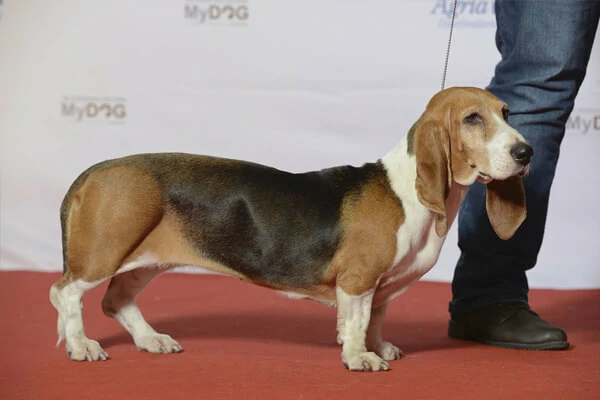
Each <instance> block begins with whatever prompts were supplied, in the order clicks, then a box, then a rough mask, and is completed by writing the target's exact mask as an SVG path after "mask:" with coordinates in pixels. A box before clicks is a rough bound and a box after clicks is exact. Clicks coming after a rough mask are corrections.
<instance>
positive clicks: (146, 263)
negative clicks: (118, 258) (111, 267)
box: [117, 253, 159, 274]
mask: <svg viewBox="0 0 600 400" xmlns="http://www.w3.org/2000/svg"><path fill="white" fill-rule="evenodd" d="M153 265H159V263H158V258H156V256H155V255H154V254H152V253H143V254H142V255H140V256H139V257H138V258H136V259H135V261H131V262H128V263H127V264H124V265H122V266H121V267H120V268H119V269H118V270H117V274H123V273H125V272H129V271H132V270H134V269H137V268H140V267H150V266H153Z"/></svg>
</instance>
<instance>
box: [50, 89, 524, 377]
mask: <svg viewBox="0 0 600 400" xmlns="http://www.w3.org/2000/svg"><path fill="white" fill-rule="evenodd" d="M507 115H508V107H507V105H506V104H504V103H503V102H502V101H500V100H499V99H498V98H496V97H494V96H493V95H492V94H490V93H489V92H486V91H484V90H481V89H476V88H467V87H464V88H450V89H447V90H444V91H442V92H440V93H438V94H436V95H435V96H434V97H433V98H432V99H431V101H430V102H429V104H428V105H427V108H426V109H425V111H424V112H423V114H422V116H421V117H420V118H419V120H418V121H417V122H416V123H415V124H414V125H413V127H412V128H411V130H410V131H409V133H408V134H407V135H406V136H405V137H404V139H403V140H402V141H401V142H400V143H399V144H398V145H397V146H396V147H395V148H394V149H392V150H391V151H390V152H389V153H388V154H386V155H385V156H384V157H383V158H381V159H380V160H378V161H376V162H374V163H368V164H365V165H363V166H361V167H352V166H342V167H334V168H329V169H324V170H321V171H314V172H308V173H300V174H295V173H288V172H284V171H281V170H278V169H275V168H270V167H266V166H263V165H258V164H253V163H249V162H244V161H236V160H228V159H222V158H215V157H208V156H200V155H191V154H180V153H158V154H139V155H133V156H129V157H124V158H119V159H116V160H109V161H105V162H102V163H99V164H96V165H94V166H92V167H91V168H89V169H88V170H87V171H85V172H84V173H83V174H81V175H80V176H79V177H78V178H77V180H76V181H75V182H74V183H73V185H72V186H71V188H70V189H69V191H68V193H67V195H66V196H65V199H64V201H63V204H62V208H61V226H62V234H63V237H62V240H63V255H64V274H63V276H62V278H61V279H59V280H58V281H57V282H56V283H55V284H54V285H53V286H52V288H51V290H50V299H51V302H52V304H53V305H54V307H55V308H56V309H57V310H58V334H59V342H60V340H62V339H65V340H66V350H67V352H68V354H69V355H70V357H71V358H72V359H73V360H89V361H93V360H106V359H107V358H108V355H107V353H106V352H105V351H104V350H103V349H102V348H101V347H100V345H99V344H98V342H96V341H94V340H91V339H89V338H88V337H86V335H85V332H84V328H83V320H82V306H81V299H82V297H83V295H84V294H85V293H86V292H87V291H88V290H90V289H93V288H94V287H96V286H98V285H99V284H101V283H102V282H104V281H106V280H108V279H111V282H110V285H109V287H108V290H107V292H106V294H105V295H104V299H103V301H102V308H103V310H104V313H105V314H106V315H108V316H110V317H114V318H115V319H117V320H118V321H119V322H120V323H121V324H122V325H123V327H124V328H125V329H126V330H127V331H128V332H129V333H130V334H131V335H132V336H133V339H134V341H135V344H136V346H137V348H138V349H140V350H146V351H149V352H152V353H174V352H179V351H181V346H180V345H179V344H178V343H177V342H176V341H175V340H174V339H173V338H171V337H170V336H169V335H166V334H162V333H158V332H156V331H155V330H154V329H152V327H151V326H150V325H149V324H148V323H147V322H146V321H145V319H144V317H143V316H142V313H141V312H140V310H139V308H138V307H137V305H136V303H135V298H136V296H137V294H138V293H140V292H141V291H142V290H143V289H144V287H145V286H146V285H147V284H148V283H149V282H150V281H151V280H152V279H153V278H154V277H155V276H157V275H158V274H160V273H161V272H164V271H165V270H167V269H170V268H173V267H176V266H180V265H197V266H201V267H204V268H207V269H209V270H212V271H216V272H220V273H224V274H228V275H232V276H235V277H238V278H240V279H243V280H247V281H249V282H252V283H255V284H257V285H261V286H266V287H270V288H273V289H275V290H278V291H281V292H284V293H286V294H289V295H290V296H292V297H300V298H311V299H314V300H317V301H319V302H323V303H327V304H331V305H336V306H337V330H338V343H340V344H341V345H342V362H343V364H344V365H345V366H346V367H347V368H348V369H351V370H360V371H381V370H387V369H388V368H389V364H388V361H390V360H395V359H398V358H400V357H401V356H402V352H401V350H400V349H399V348H398V347H396V346H394V345H393V344H391V343H389V342H386V341H384V340H383V339H382V337H381V326H382V324H383V320H384V317H385V312H386V307H387V304H388V302H389V301H390V300H392V299H393V298H394V297H396V296H398V295H399V294H401V293H402V292H404V291H405V290H406V289H407V288H408V287H410V286H411V285H412V284H413V283H414V282H416V281H417V280H418V279H419V278H420V277H421V276H423V274H425V273H426V272H427V271H428V270H429V269H430V268H431V267H432V266H433V265H434V264H435V262H436V260H437V258H438V255H439V253H440V248H441V246H442V244H443V242H444V239H445V237H446V234H447V232H448V229H449V228H450V225H451V224H452V222H453V220H454V218H455V217H456V214H457V212H458V209H459V206H460V204H461V202H462V200H463V198H464V196H465V193H466V190H467V188H468V186H469V185H471V184H473V183H474V182H475V181H480V182H482V183H485V184H487V195H486V196H487V210H488V215H489V219H490V222H491V224H492V226H493V227H494V229H495V231H496V233H497V234H498V236H500V237H501V238H503V239H507V238H510V237H511V236H512V235H513V234H514V232H515V231H516V229H517V228H518V227H519V226H520V224H521V223H522V222H523V220H524V219H525V216H526V210H525V194H524V189H523V183H522V180H521V177H522V176H524V175H525V174H526V173H527V171H528V168H529V164H530V160H531V157H532V155H533V149H532V148H531V146H529V144H528V143H527V142H526V141H525V139H524V138H523V137H522V136H521V135H520V134H519V133H518V132H517V131H515V130H514V129H512V128H511V127H510V126H509V125H508V123H507V121H506V120H507Z"/></svg>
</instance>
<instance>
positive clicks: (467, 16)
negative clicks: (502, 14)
mask: <svg viewBox="0 0 600 400" xmlns="http://www.w3.org/2000/svg"><path fill="white" fill-rule="evenodd" d="M453 11H454V0H436V1H435V2H434V4H433V6H432V7H431V11H430V13H431V14H432V15H434V16H436V17H439V18H438V23H437V26H438V28H440V29H449V28H450V25H451V23H452V13H453ZM454 27H455V28H457V29H461V28H464V29H496V15H495V14H494V0H457V2H456V15H455V19H454Z"/></svg>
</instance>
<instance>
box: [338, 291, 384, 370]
mask: <svg viewBox="0 0 600 400" xmlns="http://www.w3.org/2000/svg"><path fill="white" fill-rule="evenodd" d="M374 292H375V290H374V289H372V290H370V291H368V292H365V293H363V294H361V295H358V296H353V295H349V294H346V293H345V292H344V290H343V289H342V288H340V287H338V288H336V297H337V305H338V334H339V336H338V341H341V342H342V346H343V347H342V362H343V363H344V364H345V365H346V366H347V367H348V369H350V370H357V371H382V370H383V371H385V370H387V369H388V368H389V364H388V363H387V362H386V361H385V360H383V359H382V358H381V357H379V356H378V355H377V354H375V353H374V352H369V351H367V346H366V341H367V328H368V327H369V321H370V318H371V306H372V303H373V294H374Z"/></svg>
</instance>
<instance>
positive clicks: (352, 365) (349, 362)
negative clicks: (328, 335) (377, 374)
mask: <svg viewBox="0 0 600 400" xmlns="http://www.w3.org/2000/svg"><path fill="white" fill-rule="evenodd" d="M342 362H343V363H344V366H345V367H346V368H348V369H349V370H350V371H387V370H388V369H389V368H390V365H389V364H388V363H387V361H385V360H383V359H382V358H381V357H379V356H378V355H377V354H375V353H373V352H371V351H365V352H363V353H358V354H353V355H349V356H345V355H344V354H343V353H342Z"/></svg>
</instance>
